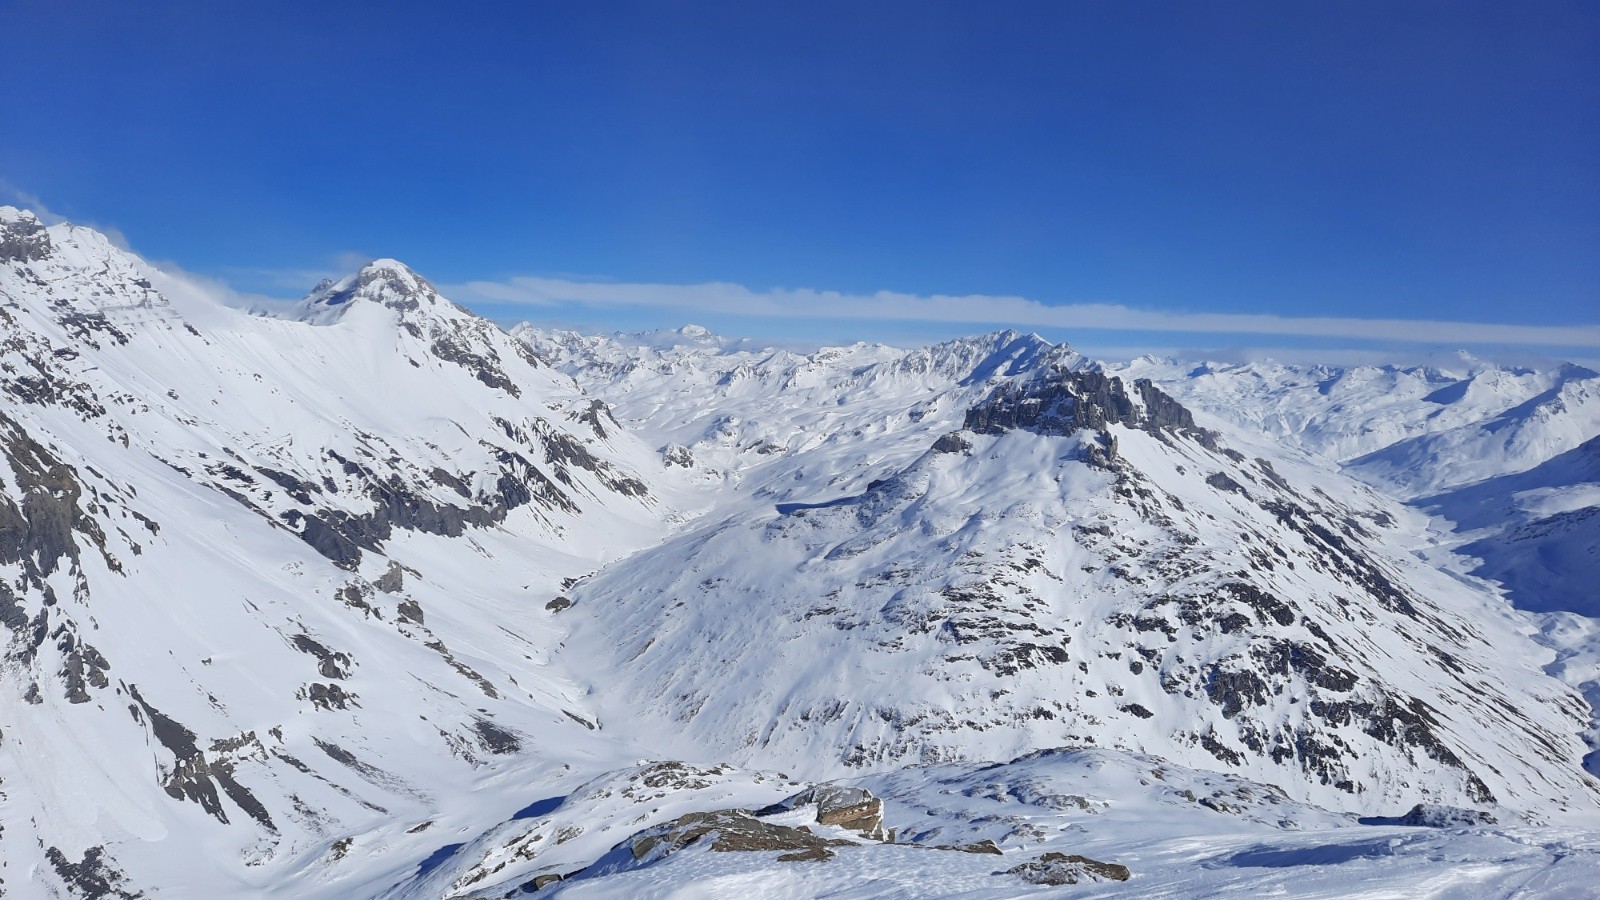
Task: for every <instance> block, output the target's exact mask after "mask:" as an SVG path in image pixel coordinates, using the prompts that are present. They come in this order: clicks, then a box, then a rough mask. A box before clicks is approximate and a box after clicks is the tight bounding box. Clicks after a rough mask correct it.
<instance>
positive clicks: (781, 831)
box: [628, 809, 850, 862]
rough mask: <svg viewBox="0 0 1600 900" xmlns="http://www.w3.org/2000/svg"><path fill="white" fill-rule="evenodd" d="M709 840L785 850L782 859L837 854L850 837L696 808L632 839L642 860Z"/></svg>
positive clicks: (714, 844) (739, 847)
mask: <svg viewBox="0 0 1600 900" xmlns="http://www.w3.org/2000/svg"><path fill="white" fill-rule="evenodd" d="M697 843H705V844H706V845H707V846H709V847H710V848H711V849H712V850H718V851H732V852H761V851H772V850H777V851H782V855H781V856H779V857H778V861H779V862H800V861H803V860H822V859H831V858H833V851H832V850H831V849H829V848H830V847H839V846H843V845H847V844H849V843H850V841H846V840H840V839H838V838H824V837H820V836H818V835H816V834H813V833H812V832H811V830H810V829H809V828H805V827H803V826H801V827H794V826H790V825H777V824H773V823H771V822H763V821H761V820H760V819H757V818H756V817H755V816H753V815H751V814H750V813H749V812H748V811H746V810H742V809H722V810H717V811H715V812H693V813H687V814H685V815H682V816H679V817H678V818H677V819H675V820H673V821H671V822H668V823H667V824H665V825H659V826H657V827H655V828H651V829H647V830H645V831H643V832H640V833H639V834H637V835H635V836H634V837H633V838H632V839H630V840H629V842H628V849H629V851H630V852H631V853H632V854H633V858H634V859H635V860H638V861H640V862H647V861H654V860H658V859H661V858H662V857H664V856H667V855H668V854H671V853H676V852H677V851H679V850H682V849H683V848H685V847H687V846H689V845H690V844H697Z"/></svg>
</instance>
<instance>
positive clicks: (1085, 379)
mask: <svg viewBox="0 0 1600 900" xmlns="http://www.w3.org/2000/svg"><path fill="white" fill-rule="evenodd" d="M1135 396H1137V398H1138V399H1137V401H1136V400H1135ZM1111 423H1116V424H1119V425H1124V426H1127V427H1128V428H1137V429H1140V430H1141V431H1148V432H1150V433H1152V434H1157V433H1160V432H1162V431H1178V432H1183V433H1186V434H1190V435H1192V436H1196V437H1202V438H1203V440H1204V442H1206V443H1210V442H1211V441H1213V440H1214V436H1212V435H1211V434H1210V433H1209V432H1206V431H1205V430H1204V429H1200V428H1197V427H1196V426H1195V424H1194V417H1193V416H1192V415H1191V414H1190V413H1189V411H1188V410H1187V409H1184V408H1183V406H1182V405H1181V404H1180V403H1178V401H1176V400H1173V399H1172V398H1171V397H1168V396H1167V395H1166V394H1163V393H1162V392H1161V391H1160V389H1158V388H1157V387H1156V386H1155V385H1154V384H1152V383H1151V382H1150V381H1148V380H1145V379H1140V380H1139V381H1136V382H1134V390H1133V394H1130V393H1129V392H1128V390H1127V387H1126V385H1125V384H1124V383H1123V381H1122V379H1121V378H1118V377H1116V376H1108V375H1105V374H1103V373H1101V372H1095V371H1091V370H1076V371H1075V370H1068V369H1052V370H1050V371H1048V372H1043V373H1041V374H1040V375H1039V376H1038V377H1035V378H1032V379H1029V380H1026V381H1021V382H1012V383H1008V384H1003V385H1001V386H1000V387H998V388H996V389H995V391H994V393H992V394H990V395H989V398H988V399H987V400H985V401H984V402H983V403H981V404H979V405H977V406H974V407H972V408H971V409H969V410H967V417H966V422H965V428H966V430H968V431H973V432H977V433H979V434H999V433H1002V432H1005V431H1010V430H1011V429H1014V428H1021V429H1023V430H1026V431H1032V432H1034V433H1036V434H1050V435H1070V434H1073V433H1075V432H1078V431H1080V430H1083V429H1088V430H1091V431H1102V430H1104V429H1105V427H1106V426H1107V425H1109V424H1111Z"/></svg>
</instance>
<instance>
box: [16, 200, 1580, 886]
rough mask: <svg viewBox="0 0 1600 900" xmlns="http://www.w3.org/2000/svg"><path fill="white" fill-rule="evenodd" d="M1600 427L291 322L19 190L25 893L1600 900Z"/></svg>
mask: <svg viewBox="0 0 1600 900" xmlns="http://www.w3.org/2000/svg"><path fill="white" fill-rule="evenodd" d="M1597 397H1600V375H1597V374H1596V373H1594V372H1592V371H1589V370H1587V369H1583V368H1581V367H1577V366H1563V367H1557V368H1553V369H1549V370H1531V369H1518V368H1507V367H1501V366H1496V365H1493V364H1490V363H1487V362H1482V361H1477V360H1472V359H1470V358H1465V357H1463V358H1462V359H1461V360H1460V364H1459V366H1454V365H1453V366H1452V367H1448V368H1395V367H1357V368H1349V369H1341V368H1331V367H1299V366H1283V365H1278V364H1275V363H1254V364H1249V365H1228V366H1223V365H1215V364H1208V363H1203V362H1193V361H1178V360H1169V359H1154V358H1141V359H1138V360H1134V361H1132V362H1127V363H1107V362H1099V361H1095V360H1091V359H1088V358H1086V357H1084V356H1082V355H1081V354H1079V353H1078V352H1076V351H1074V350H1073V349H1071V348H1070V347H1067V346H1065V345H1054V344H1051V343H1049V342H1047V341H1044V340H1043V339H1041V338H1039V337H1037V336H1035V335H1025V334H1019V333H1017V332H1009V331H1008V332H999V333H994V334H988V335H982V336H975V337H970V338H964V339H960V340H955V341H949V342H946V343H942V344H938V345H934V346H931V347H926V348H921V349H913V350H905V349H898V348H892V347H887V346H882V345H871V344H856V345H852V346H849V347H834V348H824V349H822V350H819V351H817V352H814V353H798V352H793V351H786V350H775V349H763V348H758V347H755V346H753V345H752V344H750V343H749V342H747V341H736V340H730V339H726V338H722V337H718V336H716V335H713V334H710V333H709V332H707V331H706V330H704V329H700V328H696V327H694V326H686V327H685V328H683V329H679V330H677V331H673V332H663V333H650V334H640V335H611V336H598V335H583V334H578V333H574V332H567V331H547V330H540V329H536V328H532V327H529V326H526V325H524V326H520V327H518V328H516V329H513V330H512V331H511V332H510V333H507V332H506V331H503V330H502V329H500V328H499V327H497V326H495V325H494V324H493V323H491V322H488V321H487V320H484V319H482V318H479V317H477V316H475V315H473V314H472V313H471V312H469V311H467V310H465V309H463V308H461V307H459V306H456V305H455V304H453V303H451V302H450V301H449V300H447V299H445V298H444V297H442V296H440V295H439V293H438V291H437V290H436V289H435V288H434V287H433V286H432V285H431V284H429V283H428V282H427V281H426V280H425V279H424V278H423V277H421V276H420V275H418V274H417V273H415V272H413V271H412V270H410V269H409V268H407V267H406V266H405V265H404V264H402V263H399V262H396V261H393V260H379V261H376V262H373V263H371V264H369V265H367V266H366V267H364V268H362V269H361V270H360V271H359V272H356V273H354V274H352V275H350V276H349V277H347V278H344V279H341V280H339V281H336V282H326V283H324V284H322V285H319V286H318V287H317V288H316V289H314V290H313V291H312V292H311V293H310V294H309V295H307V296H306V298H305V299H304V300H302V301H301V302H300V303H299V304H297V305H296V306H294V307H293V308H292V310H290V311H289V312H287V313H284V314H282V315H278V316H269V315H263V314H251V313H247V312H242V311H238V310H234V309H229V308H226V307H224V306H221V305H219V304H217V303H216V302H214V301H213V300H212V299H210V298H209V297H206V296H203V295H202V294H201V293H199V292H197V291H196V290H195V289H194V288H192V287H190V286H189V285H188V283H187V282H184V281H181V280H178V279H175V278H172V277H170V276H168V275H166V274H164V273H163V272H161V271H160V270H159V269H157V268H155V267H153V266H151V265H150V264H148V263H146V262H145V261H143V260H141V259H139V258H138V257H137V256H134V255H132V254H130V253H128V252H126V251H124V250H121V249H118V248H117V247H116V246H113V245H112V243H111V242H109V241H108V240H107V239H106V238H105V237H104V236H102V235H100V234H98V233H96V232H94V231H92V230H89V229H84V228H80V227H75V226H72V225H56V226H50V227H45V226H44V225H42V224H41V223H40V222H39V221H38V219H37V218H35V217H34V216H33V215H32V214H30V213H27V212H23V211H19V210H15V209H11V208H0V455H3V457H4V464H3V465H0V621H3V622H4V624H5V626H6V629H7V642H6V646H5V650H4V657H3V665H0V691H3V692H4V693H5V696H6V697H7V698H8V702H6V704H5V706H4V708H5V710H6V712H5V714H4V718H3V721H0V792H3V797H0V825H3V827H4V830H3V832H0V863H3V866H0V879H3V888H4V890H5V891H6V892H8V893H9V894H12V895H15V896H57V897H92V898H101V897H136V896H146V897H157V896H218V897H220V896H236V895H248V896H269V895H272V896H280V895H281V896H294V897H509V896H514V895H518V894H519V893H524V892H533V891H537V892H539V893H540V894H541V895H557V894H559V895H571V896H574V897H584V896H681V895H684V894H679V893H676V892H679V891H691V890H693V891H699V892H701V893H697V894H695V895H696V896H700V895H713V896H715V895H734V894H741V895H743V894H749V893H751V892H759V891H760V890H764V891H769V892H775V893H774V894H773V895H775V896H776V895H786V896H820V895H837V896H880V895H898V896H939V895H961V896H1021V895H1026V894H1028V893H1029V892H1032V891H1039V892H1043V893H1048V892H1052V891H1056V890H1059V889H1060V887H1061V885H1063V884H1068V883H1079V884H1088V883H1091V882H1093V883H1098V884H1100V885H1101V889H1105V890H1113V889H1116V890H1122V889H1129V890H1132V889H1134V888H1138V890H1137V891H1135V893H1140V894H1141V895H1142V896H1162V895H1166V894H1164V893H1163V892H1167V893H1168V894H1170V895H1173V896H1177V895H1179V894H1182V895H1184V896H1194V895H1196V892H1197V891H1198V892H1199V893H1202V894H1203V893H1206V892H1211V893H1214V894H1218V895H1228V894H1231V895H1241V894H1255V893H1263V892H1270V891H1271V890H1275V889H1281V890H1285V891H1289V892H1291V893H1296V894H1306V893H1317V892H1319V891H1320V892H1323V893H1324V894H1325V895H1330V896H1336V895H1340V894H1341V892H1344V893H1347V892H1349V891H1352V890H1357V889H1370V890H1372V891H1375V892H1378V893H1383V892H1386V891H1387V892H1389V893H1410V892H1414V890H1416V889H1417V886H1418V885H1421V884H1424V883H1426V884H1429V885H1434V886H1436V887H1440V888H1441V889H1443V888H1446V887H1449V886H1450V885H1452V884H1455V883H1456V882H1454V881H1451V880H1450V879H1453V878H1455V879H1459V878H1465V877H1467V876H1465V875H1463V874H1462V871H1463V868H1462V867H1463V866H1465V865H1467V864H1468V863H1471V864H1472V865H1473V866H1477V867H1478V868H1476V869H1473V872H1474V873H1475V874H1473V875H1472V876H1471V878H1472V879H1475V880H1470V882H1469V881H1462V882H1460V883H1461V884H1462V885H1466V886H1469V887H1473V886H1475V887H1474V889H1476V887H1486V889H1489V890H1501V891H1502V892H1505V891H1512V890H1516V889H1530V888H1528V887H1527V886H1528V885H1534V886H1535V887H1537V888H1538V889H1539V890H1538V891H1536V892H1543V893H1547V894H1550V895H1559V894H1560V893H1561V892H1563V891H1571V892H1577V891H1581V890H1582V889H1583V888H1585V887H1586V886H1587V885H1590V884H1592V882H1593V879H1594V877H1596V875H1600V855H1596V848H1597V847H1600V781H1597V780H1596V778H1595V777H1594V775H1593V774H1591V771H1590V770H1588V769H1586V768H1585V759H1586V757H1587V756H1588V755H1589V754H1590V753H1591V752H1592V751H1593V750H1594V748H1595V747H1596V746H1600V744H1597V740H1600V734H1597V732H1596V729H1595V726H1594V713H1593V710H1592V708H1591V705H1590V699H1600V621H1597V620H1595V619H1592V618H1590V617H1591V616H1595V615H1600V598H1597V597H1596V596H1595V593H1594V588H1593V585H1594V583H1595V581H1596V576H1597V575H1600V530H1597V529H1600V524H1597V523H1600V455H1597V454H1600V451H1597V449H1596V448H1597V446H1600V443H1597V442H1600V437H1597V435H1600V399H1597ZM1586 698H1588V699H1586ZM1591 769H1596V770H1600V767H1593V766H1591ZM891 837H892V838H893V840H892V841H891V840H889V839H890V838H891ZM1185 848H1187V849H1185ZM718 851H722V852H718ZM1124 878H1126V879H1129V880H1128V882H1127V883H1126V884H1125V885H1124V883H1123V881H1122V879H1124ZM758 888H759V890H758ZM741 892H742V893H741ZM1571 895H1572V896H1580V895H1581V893H1572V894H1571Z"/></svg>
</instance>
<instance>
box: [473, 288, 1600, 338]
mask: <svg viewBox="0 0 1600 900" xmlns="http://www.w3.org/2000/svg"><path fill="white" fill-rule="evenodd" d="M442 289H443V290H444V291H445V293H446V294H448V295H450V296H452V297H453V298H454V299H456V300H458V301H460V302H464V303H468V304H471V303H474V302H484V303H499V304H520V305H527V306H534V307H546V308H548V307H558V306H571V305H576V306H582V307H592V308H619V307H636V308H656V309H673V310H678V311H682V312H685V313H704V314H717V315H738V316H758V317H775V318H811V319H816V318H822V319H853V320H880V321H917V322H940V323H972V324H1001V325H1015V326H1022V327H1030V328H1066V329H1102V330H1116V331H1141V332H1158V333H1159V332H1166V333H1172V332H1182V333H1186V334H1230V335H1275V336H1291V337H1299V338H1343V339H1358V340H1371V341H1384V342H1407V343H1426V344H1447V345H1452V346H1457V345H1460V346H1465V345H1520V346H1541V347H1600V324H1572V325H1560V326H1544V325H1509V324H1493V323H1483V322H1452V321H1434V320H1426V319H1362V318H1346V317H1337V316H1279V315H1254V314H1236V313H1185V312H1163V311H1156V310H1143V309H1134V308H1132V307H1128V306H1122V305H1119V304H1113V303H1075V304H1067V305H1061V306H1054V305H1047V304H1044V303H1041V302H1039V301H1037V300H1029V299H1027V298H1025V297H1012V296H987V295H968V296H945V295H933V296H919V295H915V294H904V293H896V292H893V291H879V292H877V293H874V294H844V293H839V292H837V291H819V290H811V289H806V288H800V289H788V288H778V289H772V290H752V289H750V288H748V287H744V286H743V285H738V284H726V283H720V282H716V283H710V284H692V285H676V284H627V283H615V282H599V281H568V280H564V279H559V278H540V277H532V276H521V277H515V278H509V279H505V280H502V281H470V282H466V283H464V284H459V285H450V286H446V287H444V288H442Z"/></svg>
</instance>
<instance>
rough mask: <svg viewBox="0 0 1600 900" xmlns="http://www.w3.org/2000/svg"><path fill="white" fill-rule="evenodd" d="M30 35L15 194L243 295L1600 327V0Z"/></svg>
mask: <svg viewBox="0 0 1600 900" xmlns="http://www.w3.org/2000/svg"><path fill="white" fill-rule="evenodd" d="M0 40H3V47H4V52H0V91H3V93H0V179H3V180H4V184H3V185H0V201H9V202H13V203H17V202H19V201H20V202H22V203H23V204H25V205H30V206H35V207H38V206H43V207H46V208H47V210H48V212H50V213H52V214H54V215H57V216H62V217H65V218H68V219H71V220H73V221H79V222H88V223H96V224H99V225H102V226H106V227H110V228H115V229H117V230H120V231H121V232H122V233H123V234H125V235H127V237H128V239H129V240H130V241H131V243H132V245H133V247H134V249H136V250H138V251H139V252H141V253H143V254H144V255H146V256H147V257H151V258H153V259H159V260H171V261H174V262H176V263H177V264H179V265H181V266H182V267H183V268H185V269H187V270H189V271H191V272H196V273H200V274H202V275H206V276H210V277H214V278H217V279H220V280H222V281H225V282H227V283H228V284H230V285H232V286H233V287H234V288H237V289H239V290H242V291H248V292H257V293H264V294H268V295H272V296H280V297H284V296H298V295H299V294H301V293H303V292H304V291H305V290H306V289H308V288H309V287H310V284H311V283H312V282H314V281H315V280H316V277H318V276H320V275H321V274H324V273H329V272H334V271H337V270H338V269H340V268H342V267H345V266H348V265H349V264H350V261H351V260H355V259H359V258H361V257H367V256H392V257H397V258H399V259H402V260H405V261H406V262H408V263H410V264H411V265H412V266H413V267H414V268H416V269H418V270H419V271H420V272H422V273H423V274H424V275H427V276H428V277H430V278H431V279H432V280H434V281H435V282H436V283H439V284H441V285H442V286H448V287H450V288H452V289H453V294H454V295H456V297H457V299H460V300H463V301H466V302H468V303H469V305H474V306H476V307H477V308H479V309H481V310H483V311H485V312H487V313H489V314H491V315H495V316H496V317H499V318H522V317H526V318H532V319H535V320H540V321H550V322H559V321H571V322H575V323H582V324H593V325H601V326H605V327H631V326H639V327H654V326H658V325H664V324H668V323H681V322H684V321H691V320H693V321H703V322H704V324H708V325H712V326H713V327H719V328H722V329H730V328H731V329H736V330H742V331H744V332H750V333H755V334H757V335H758V336H762V337H775V338H785V337H789V338H793V339H795V340H806V339H809V338H811V337H813V336H814V337H819V338H828V339H840V338H854V337H862V338H889V339H893V338H896V337H906V338H910V339H915V338H918V337H922V336H924V335H926V336H938V335H941V334H945V333H954V332H963V331H975V330H979V328H981V327H983V326H985V325H987V324H991V323H992V324H1016V325H1019V326H1025V327H1033V328H1035V329H1036V330H1039V331H1040V332H1041V333H1044V334H1046V335H1047V336H1051V337H1063V338H1067V339H1069V340H1072V341H1073V342H1074V343H1079V344H1084V345H1087V346H1095V345H1097V344H1098V345H1101V346H1111V345H1113V344H1114V345H1117V346H1149V347H1151V348H1152V349H1160V348H1167V347H1184V346H1189V347H1220V346H1244V345H1256V346H1264V347H1279V346H1283V347H1291V346H1313V347H1328V348H1333V347H1338V348H1369V349H1370V348H1381V347H1384V346H1388V345H1390V344H1393V343H1394V342H1396V341H1400V342H1404V343H1406V344H1407V345H1413V344H1414V345H1421V344H1426V343H1431V342H1438V343H1440V344H1445V345H1473V346H1480V345H1481V346H1489V345H1493V344H1494V343H1495V342H1496V341H1497V340H1499V341H1502V342H1503V343H1504V344H1506V345H1511V346H1515V347H1521V348H1523V349H1528V348H1535V349H1542V350H1546V351H1548V352H1551V353H1555V354H1566V355H1575V356H1580V357H1582V356H1587V357H1589V358H1593V357H1596V356H1600V3H1594V2H1587V0H1584V2H1547V0H1527V2H1506V3H1480V2H1470V0H1451V2H1442V3H1432V2H1409V0H1406V2H1397V0H1384V2H1375V3H1367V2H1350V0H1345V2H1330V3H1302V2H1293V3H1282V2H1261V3H1240V2H1171V3H1142V2H1081V3H1070V2H1051V3H1007V2H983V3H977V2H965V3H941V2H916V3H912V2H906V3H871V2H850V3H833V2H815V0H813V2H806V3H795V4H777V3H751V2H739V3H731V2H730V3H724V4H703V3H692V2H678V3H666V2H661V3H627V2H572V3H537V2H519V3H511V2H507V3H473V2H455V3H440V2H431V3H408V2H388V3H383V4H357V3H338V2H327V0H323V2H318V3H314V4H301V3H260V2H254V3H249V4H243V3H229V2H195V3H163V2H159V0H151V2H140V3H128V2H87V0H82V2H80V0H74V2H62V0H42V2H35V0H0ZM709 283H718V285H719V287H716V288H706V289H695V288H692V286H697V285H706V284H709ZM685 286H691V287H689V288H686V287H685ZM775 289H784V290H775ZM811 290H814V291H818V292H837V296H834V295H830V294H825V293H824V294H813V293H807V291H811ZM879 292H893V293H894V296H885V295H880V293H879ZM941 296H942V297H946V298H955V299H948V300H940V299H938V298H939V297H941ZM930 298H933V299H930ZM1006 298H1010V299H1006ZM1084 304H1097V306H1093V307H1089V308H1087V309H1085V307H1084V306H1083V305H1084ZM1108 309H1109V311H1107V310H1108ZM1306 316H1316V317H1323V318H1333V319H1338V320H1341V321H1345V320H1353V321H1355V322H1356V323H1357V324H1344V325H1340V324H1337V323H1336V324H1331V325H1330V324H1327V323H1322V324H1317V323H1310V324H1306V323H1303V322H1300V318H1301V317H1306ZM1374 319H1385V320H1388V319H1400V320H1406V321H1404V322H1401V323H1390V324H1384V323H1377V324H1374V323H1372V322H1371V321H1370V320H1374ZM1363 323H1364V324H1363ZM1430 323H1456V325H1451V326H1446V325H1438V326H1436V325H1433V324H1430ZM1461 323H1467V324H1472V323H1476V324H1479V325H1482V324H1491V325H1494V324H1505V325H1514V326H1522V328H1521V330H1508V331H1506V332H1505V335H1507V336H1506V337H1503V338H1500V337H1497V335H1498V334H1499V333H1498V332H1495V331H1492V330H1491V331H1483V330H1481V329H1480V330H1472V329H1471V328H1468V329H1466V330H1462V328H1460V327H1457V326H1459V325H1460V324H1461ZM1574 326H1587V327H1574ZM1557 330H1560V331H1561V332H1564V333H1565V334H1566V335H1567V336H1566V337H1564V338H1563V337H1562V336H1561V335H1560V334H1558V333H1557ZM1563 340H1565V341H1567V343H1562V341H1563Z"/></svg>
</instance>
